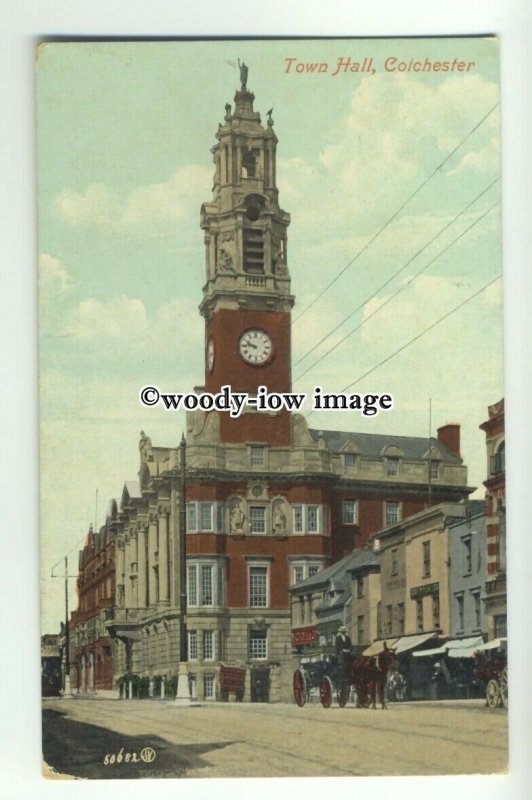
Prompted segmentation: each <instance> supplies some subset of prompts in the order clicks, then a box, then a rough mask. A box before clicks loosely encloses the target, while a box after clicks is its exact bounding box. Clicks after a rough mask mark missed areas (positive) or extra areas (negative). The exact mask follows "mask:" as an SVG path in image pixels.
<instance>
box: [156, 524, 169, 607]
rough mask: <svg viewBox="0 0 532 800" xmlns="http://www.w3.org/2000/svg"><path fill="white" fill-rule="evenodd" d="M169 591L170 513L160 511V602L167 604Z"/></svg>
mask: <svg viewBox="0 0 532 800" xmlns="http://www.w3.org/2000/svg"><path fill="white" fill-rule="evenodd" d="M169 599H170V598H169V593H168V513H167V511H166V509H161V510H160V511H159V602H160V603H165V604H167V603H168V601H169Z"/></svg>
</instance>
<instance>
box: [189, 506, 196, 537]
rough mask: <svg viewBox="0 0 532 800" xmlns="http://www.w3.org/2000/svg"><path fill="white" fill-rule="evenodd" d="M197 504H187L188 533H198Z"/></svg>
mask: <svg viewBox="0 0 532 800" xmlns="http://www.w3.org/2000/svg"><path fill="white" fill-rule="evenodd" d="M197 530H198V523H197V515H196V503H187V531H197Z"/></svg>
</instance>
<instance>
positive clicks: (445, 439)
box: [438, 422, 461, 458]
mask: <svg viewBox="0 0 532 800" xmlns="http://www.w3.org/2000/svg"><path fill="white" fill-rule="evenodd" d="M438 441H439V442H441V443H442V444H443V445H444V446H445V447H446V448H447V450H450V451H451V453H453V454H454V455H455V456H458V458H461V456H460V425H458V424H457V423H454V422H450V423H448V424H447V425H442V426H441V428H438Z"/></svg>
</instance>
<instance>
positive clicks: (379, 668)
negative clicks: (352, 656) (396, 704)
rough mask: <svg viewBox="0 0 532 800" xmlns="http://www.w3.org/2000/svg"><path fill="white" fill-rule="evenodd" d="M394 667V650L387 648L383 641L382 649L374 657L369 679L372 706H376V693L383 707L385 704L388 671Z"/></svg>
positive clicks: (385, 706)
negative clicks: (370, 678)
mask: <svg viewBox="0 0 532 800" xmlns="http://www.w3.org/2000/svg"><path fill="white" fill-rule="evenodd" d="M394 667H395V650H389V649H388V647H387V646H386V642H385V643H384V649H383V650H381V652H380V653H379V654H378V655H377V657H376V658H375V659H374V666H373V671H372V680H371V700H372V708H377V704H376V701H377V694H378V695H379V700H380V703H381V706H382V708H383V709H385V708H388V706H387V705H386V683H387V681H388V672H389V671H390V670H391V669H393V668H394Z"/></svg>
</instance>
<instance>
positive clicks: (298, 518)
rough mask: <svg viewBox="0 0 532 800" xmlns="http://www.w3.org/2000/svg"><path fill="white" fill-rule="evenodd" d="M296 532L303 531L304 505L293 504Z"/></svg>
mask: <svg viewBox="0 0 532 800" xmlns="http://www.w3.org/2000/svg"><path fill="white" fill-rule="evenodd" d="M293 513H294V533H303V506H293Z"/></svg>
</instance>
